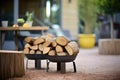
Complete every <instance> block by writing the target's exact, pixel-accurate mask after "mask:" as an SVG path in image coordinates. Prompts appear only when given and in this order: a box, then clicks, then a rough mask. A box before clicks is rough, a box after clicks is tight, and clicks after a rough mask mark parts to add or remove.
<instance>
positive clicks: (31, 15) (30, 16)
mask: <svg viewBox="0 0 120 80" xmlns="http://www.w3.org/2000/svg"><path fill="white" fill-rule="evenodd" d="M25 15H26V17H27V20H26V21H27V22H30V21H33V12H31V13H30V12H28V11H27V12H26V14H25Z"/></svg>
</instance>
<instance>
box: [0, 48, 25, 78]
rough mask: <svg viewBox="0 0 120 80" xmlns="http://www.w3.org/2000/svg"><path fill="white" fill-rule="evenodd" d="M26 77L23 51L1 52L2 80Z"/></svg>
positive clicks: (0, 71) (0, 76) (0, 75)
mask: <svg viewBox="0 0 120 80" xmlns="http://www.w3.org/2000/svg"><path fill="white" fill-rule="evenodd" d="M23 75H25V69H24V54H23V52H22V51H8V50H0V80H5V79H8V78H12V77H21V76H23Z"/></svg>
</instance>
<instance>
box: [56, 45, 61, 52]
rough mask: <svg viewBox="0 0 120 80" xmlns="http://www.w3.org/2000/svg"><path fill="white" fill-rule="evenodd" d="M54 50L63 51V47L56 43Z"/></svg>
mask: <svg viewBox="0 0 120 80" xmlns="http://www.w3.org/2000/svg"><path fill="white" fill-rule="evenodd" d="M55 51H56V52H57V53H59V52H63V48H62V47H61V46H59V45H57V46H56V47H55Z"/></svg>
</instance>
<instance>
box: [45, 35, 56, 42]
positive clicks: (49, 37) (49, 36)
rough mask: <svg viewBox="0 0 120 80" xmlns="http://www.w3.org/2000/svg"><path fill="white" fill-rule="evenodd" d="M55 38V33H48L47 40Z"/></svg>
mask: <svg viewBox="0 0 120 80" xmlns="http://www.w3.org/2000/svg"><path fill="white" fill-rule="evenodd" d="M53 38H54V35H53V34H47V35H46V36H45V40H46V41H52V40H53Z"/></svg>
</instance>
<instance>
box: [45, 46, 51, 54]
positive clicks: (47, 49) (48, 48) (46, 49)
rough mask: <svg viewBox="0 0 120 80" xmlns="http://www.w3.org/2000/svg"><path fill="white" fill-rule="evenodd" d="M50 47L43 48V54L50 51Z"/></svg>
mask: <svg viewBox="0 0 120 80" xmlns="http://www.w3.org/2000/svg"><path fill="white" fill-rule="evenodd" d="M50 49H51V47H44V48H43V54H47V53H48V52H49V51H50Z"/></svg>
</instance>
